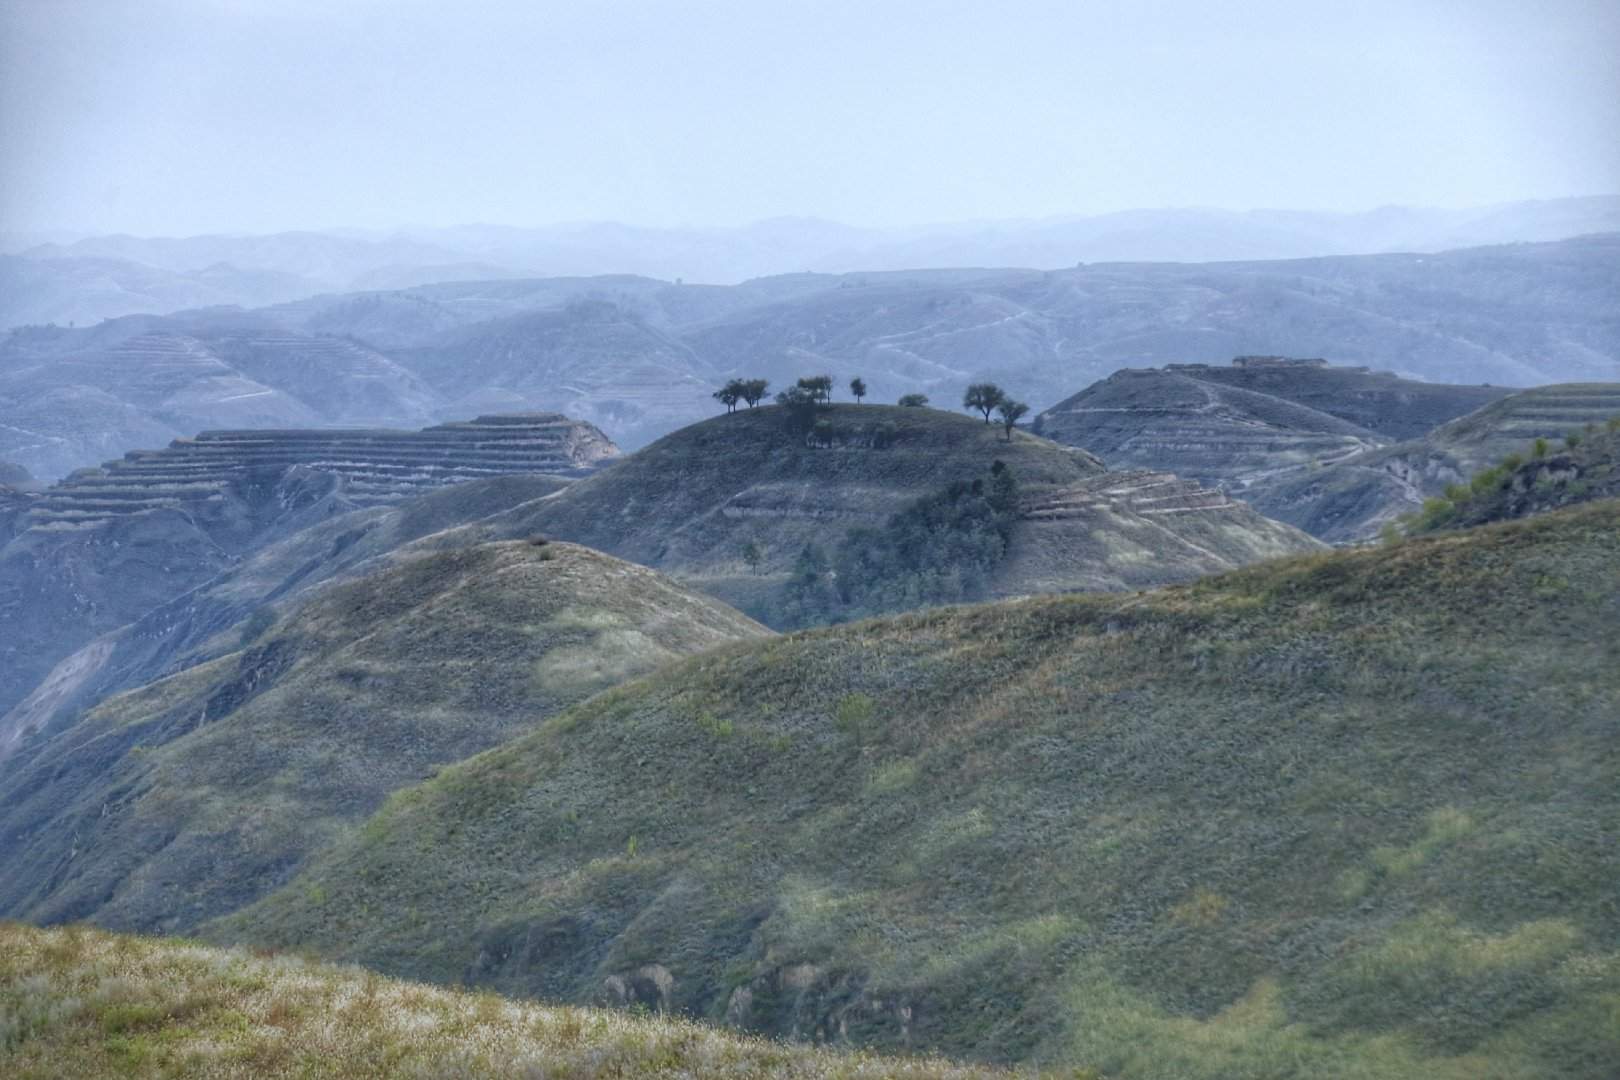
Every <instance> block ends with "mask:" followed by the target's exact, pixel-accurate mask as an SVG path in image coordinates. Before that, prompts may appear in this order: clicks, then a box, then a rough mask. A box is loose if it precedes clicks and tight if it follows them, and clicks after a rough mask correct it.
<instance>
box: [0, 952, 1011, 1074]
mask: <svg viewBox="0 0 1620 1080" xmlns="http://www.w3.org/2000/svg"><path fill="white" fill-rule="evenodd" d="M0 1068H3V1070H4V1072H5V1074H6V1075H7V1076H9V1077H12V1078H14V1080H100V1078H103V1077H106V1078H112V1077H128V1076H185V1077H199V1076H206V1077H221V1078H228V1077H243V1078H248V1077H263V1076H299V1077H307V1078H311V1080H315V1078H321V1077H331V1078H334V1080H339V1078H341V1080H350V1078H354V1077H388V1078H390V1080H392V1078H395V1077H404V1078H414V1080H441V1078H446V1077H460V1078H474V1077H542V1076H543V1077H558V1078H562V1080H569V1078H579V1080H586V1078H592V1080H595V1078H601V1080H607V1078H618V1077H625V1078H628V1077H670V1078H675V1077H692V1076H726V1077H736V1078H738V1080H748V1078H763V1077H788V1078H803V1080H864V1078H868V1077H870V1078H873V1080H876V1078H879V1077H881V1078H884V1080H889V1078H893V1080H978V1078H984V1080H990V1078H992V1077H997V1076H1005V1075H1008V1074H1005V1073H1002V1072H1000V1071H997V1070H993V1069H987V1068H983V1067H976V1066H964V1065H954V1064H951V1063H949V1062H945V1061H941V1060H938V1059H924V1058H893V1057H889V1058H884V1057H877V1056H875V1055H872V1054H867V1053H860V1052H854V1053H842V1052H837V1051H833V1050H827V1049H812V1048H809V1047H805V1046H787V1045H784V1044H781V1043H776V1042H769V1041H767V1040H764V1039H758V1038H748V1037H744V1036H740V1035H737V1034H735V1033H725V1032H721V1031H718V1030H716V1029H714V1028H712V1027H705V1026H701V1025H698V1024H694V1023H691V1022H688V1021H683V1020H675V1019H670V1018H667V1017H661V1016H652V1015H643V1016H634V1017H632V1016H630V1015H627V1014H626V1013H623V1012H617V1011H614V1012H610V1011H604V1010H598V1009H579V1008H569V1007H566V1006H551V1005H539V1004H534V1003H532V1002H524V1001H510V1000H507V999H504V998H501V997H498V996H496V995H495V994H491V993H487V992H486V993H466V992H453V991H449V990H443V989H438V988H435V987H429V986H422V985H419V984H413V983H406V982H399V981H396V980H394V979H385V978H381V977H379V976H377V975H375V974H372V973H370V972H366V971H361V970H358V969H355V968H347V967H334V966H331V965H325V964H316V963H310V962H306V961H305V960H303V959H300V958H299V957H297V956H293V955H264V954H249V953H247V952H245V951H242V950H235V949H233V950H224V949H211V948H206V947H203V946H199V945H195V944H191V943H187V942H182V941H174V940H165V939H160V938H143V937H133V936H127V935H117V934H108V933H104V932H101V931H95V930H89V929H85V928H81V927H69V928H66V929H57V930H39V929H34V928H32V927H24V926H19V925H17V924H15V923H6V924H0ZM1020 1075H1026V1074H1020Z"/></svg>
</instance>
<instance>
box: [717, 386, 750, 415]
mask: <svg viewBox="0 0 1620 1080" xmlns="http://www.w3.org/2000/svg"><path fill="white" fill-rule="evenodd" d="M743 387H744V383H743V380H741V379H732V380H731V381H729V382H727V383H726V385H724V386H722V387H721V388H720V389H718V390H716V391H715V392H714V397H715V400H717V401H719V402H720V403H721V404H722V405H724V406H725V407H726V412H734V411H736V408H737V402H739V401H741V400H742V396H743Z"/></svg>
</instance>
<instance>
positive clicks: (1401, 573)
mask: <svg viewBox="0 0 1620 1080" xmlns="http://www.w3.org/2000/svg"><path fill="white" fill-rule="evenodd" d="M1617 832H1620V502H1616V501H1613V500H1610V501H1606V502H1594V503H1590V504H1587V505H1584V506H1579V507H1573V508H1569V509H1565V510H1561V511H1557V512H1554V513H1549V514H1545V515H1541V516H1538V517H1534V518H1529V519H1526V520H1523V521H1516V522H1511V523H1507V524H1503V525H1495V526H1487V527H1484V528H1481V529H1476V530H1471V531H1469V532H1466V533H1460V534H1445V535H1442V536H1437V537H1433V538H1424V539H1415V540H1412V541H1410V542H1407V543H1403V544H1400V545H1396V546H1393V547H1387V548H1370V549H1362V550H1354V551H1344V552H1334V553H1330V554H1321V555H1311V556H1302V557H1297V558H1294V559H1288V560H1282V561H1279V562H1273V563H1269V564H1264V565H1261V566H1257V567H1254V568H1251V569H1248V570H1243V571H1237V572H1233V573H1229V574H1226V575H1223V576H1219V577H1215V578H1210V579H1206V580H1204V581H1200V582H1198V583H1196V584H1194V585H1190V586H1184V587H1175V588H1170V589H1164V590H1160V591H1157V592H1152V593H1143V594H1136V595H1130V596H1120V595H1091V596H1076V597H1061V598H1042V599H1032V600H1024V601H1016V602H1002V603H996V604H988V605H983V606H975V607H960V608H946V609H936V610H932V611H929V612H925V613H918V614H912V615H907V616H903V617H899V618H890V619H886V620H879V621H868V622H861V623H854V624H850V625H847V626H841V627H837V628H832V629H826V630H818V631H810V632H805V633H800V634H794V635H791V636H789V637H785V638H777V639H772V640H769V641H765V642H759V643H749V644H736V645H729V646H725V647H723V648H721V649H719V650H716V651H711V652H709V653H706V654H705V655H703V656H700V657H695V658H693V659H691V660H688V661H685V662H683V663H681V664H678V665H675V666H673V667H671V668H667V669H664V670H662V671H660V672H658V673H655V674H653V675H651V676H648V677H646V678H643V679H640V680H638V681H636V682H634V683H630V684H627V685H625V686H621V687H619V688H616V689H614V690H611V691H609V692H607V693H604V694H601V695H598V696H597V697H595V698H593V699H592V700H590V701H588V702H586V703H583V704H581V705H579V706H576V707H574V708H572V709H570V710H568V711H566V712H564V713H562V714H560V715H558V716H556V717H554V718H553V719H552V720H550V721H548V722H546V723H545V724H543V725H542V726H541V727H540V728H539V729H538V730H536V731H534V732H532V733H530V734H527V735H525V736H523V737H521V738H518V739H517V740H515V741H513V742H510V743H507V744H506V745H503V746H501V747H499V748H496V749H494V750H491V751H489V752H487V753H485V754H481V755H479V756H477V757H475V758H472V759H470V760H469V761H467V762H465V763H463V764H461V765H458V766H456V767H454V768H450V769H446V770H444V771H443V772H441V773H440V774H439V775H438V776H437V777H435V778H433V779H431V780H429V781H427V782H425V783H422V784H419V785H417V786H414V787H411V788H408V789H406V790H403V791H400V792H398V793H396V794H395V795H394V796H392V797H391V798H390V799H389V801H388V803H387V805H386V806H385V807H384V808H383V810H382V811H381V812H379V813H378V814H376V815H375V816H374V817H373V818H372V819H371V820H370V821H368V822H367V823H366V825H365V826H364V827H363V828H361V829H359V830H357V831H356V832H355V833H353V834H352V835H351V836H350V837H349V838H347V839H346V840H345V841H344V842H343V843H341V844H339V845H337V846H335V847H333V848H331V849H328V850H327V851H326V852H325V853H323V854H322V855H321V856H320V857H319V858H318V859H317V860H315V861H314V862H313V863H312V865H311V866H310V867H309V868H308V869H307V870H306V871H305V872H304V873H303V874H301V875H300V876H299V877H298V878H297V879H295V880H294V881H292V882H291V883H290V884H289V885H288V886H286V887H284V888H282V889H281V890H279V891H278V892H276V893H275V894H274V895H273V896H271V897H269V898H267V899H266V900H265V901H263V902H261V903H259V904H257V905H255V906H253V907H252V908H250V909H247V910H246V911H244V912H242V913H240V914H238V915H237V916H234V917H231V918H229V919H226V920H223V921H220V922H217V923H214V924H211V925H210V926H208V927H206V928H205V933H206V934H207V935H208V936H210V937H211V938H214V939H217V940H221V941H249V942H257V943H263V944H268V945H271V946H278V947H284V946H293V945H296V946H300V947H305V946H307V947H311V948H314V949H316V950H318V951H319V952H321V953H323V954H325V955H328V956H332V957H337V958H342V959H348V960H354V961H360V962H363V963H366V964H368V965H372V966H376V967H379V968H381V969H384V970H387V971H390V972H393V973H397V974H403V975H408V976H411V977H420V978H426V979H430V980H436V981H443V982H457V981H459V982H464V983H467V984H477V985H485V986H491V987H495V988H499V989H502V990H506V991H511V992H521V993H525V994H534V995H538V996H541V997H544V998H548V999H554V1000H566V1001H572V1002H576V1003H610V1004H620V1005H626V1006H634V1005H638V1004H639V1005H642V1006H645V1007H647V1008H655V1009H667V1010H669V1011H672V1012H682V1013H690V1014H693V1015H697V1016H703V1017H708V1018H710V1019H713V1020H716V1021H725V1022H729V1023H731V1024H733V1025H735V1026H737V1027H740V1028H743V1029H747V1030H751V1031H755V1032H761V1033H770V1034H780V1035H786V1036H796V1037H799V1038H805V1039H827V1040H844V1039H847V1040H849V1041H851V1042H853V1043H855V1044H857V1045H865V1046H871V1047H874V1048H902V1047H924V1048H929V1049H934V1050H938V1051H940V1052H944V1053H948V1054H951V1055H954V1056H963V1057H973V1058H977V1059H981V1060H991V1061H1022V1062H1040V1063H1054V1064H1065V1065H1075V1066H1085V1067H1095V1068H1097V1069H1100V1070H1101V1071H1102V1072H1104V1073H1105V1074H1108V1075H1119V1076H1125V1077H1165V1078H1169V1077H1175V1078H1177V1080H1182V1078H1187V1077H1211V1078H1213V1077H1222V1078H1231V1077H1252V1078H1261V1077H1265V1078H1286V1077H1298V1078H1305V1077H1319V1076H1329V1075H1331V1076H1338V1077H1356V1078H1369V1080H1370V1078H1389V1077H1416V1076H1423V1077H1441V1078H1457V1080H1461V1078H1469V1080H1474V1078H1478V1077H1496V1078H1502V1080H1507V1078H1515V1080H1519V1078H1522V1080H1529V1078H1532V1077H1535V1078H1539V1077H1547V1076H1562V1077H1590V1078H1592V1080H1598V1078H1605V1080H1606V1078H1608V1077H1610V1076H1612V1073H1613V1063H1614V1061H1616V1060H1620V1025H1616V1023H1615V1018H1616V1015H1617V1009H1620V907H1617V905H1616V903H1615V894H1614V888H1613V885H1614V882H1615V881H1616V880H1620V846H1617V845H1616V844H1615V843H1614V837H1615V836H1616V835H1617Z"/></svg>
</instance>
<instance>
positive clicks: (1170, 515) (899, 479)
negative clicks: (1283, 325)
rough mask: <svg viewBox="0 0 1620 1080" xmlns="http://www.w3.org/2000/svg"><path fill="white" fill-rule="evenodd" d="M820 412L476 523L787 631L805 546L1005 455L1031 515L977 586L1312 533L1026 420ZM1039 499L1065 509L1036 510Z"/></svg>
mask: <svg viewBox="0 0 1620 1080" xmlns="http://www.w3.org/2000/svg"><path fill="white" fill-rule="evenodd" d="M816 418H817V420H818V421H820V422H822V423H824V424H825V428H824V429H823V434H822V435H819V436H812V437H809V438H807V437H806V434H805V432H803V431H795V430H793V429H792V428H791V426H790V424H789V417H788V414H787V413H786V411H785V410H784V409H782V408H781V407H778V406H766V407H762V408H757V409H746V408H745V409H741V410H739V411H738V412H736V413H734V414H730V415H725V416H718V417H715V418H713V419H710V420H706V421H703V422H702V423H697V424H693V425H692V426H690V427H687V428H683V429H681V430H680V431H677V432H675V433H674V434H672V435H668V436H665V437H664V438H662V439H660V440H659V441H657V442H655V443H653V444H652V445H651V446H648V447H646V448H644V449H642V450H640V451H638V452H636V453H635V454H632V455H630V456H629V457H627V458H625V459H623V460H621V461H619V462H616V463H615V464H613V465H612V466H610V467H609V468H607V469H605V470H603V471H602V472H600V473H599V474H597V475H595V476H592V477H590V478H588V479H585V480H583V481H580V482H579V483H577V484H575V485H573V486H572V487H570V488H569V489H568V490H566V491H562V492H559V493H558V494H557V495H556V496H554V497H551V498H546V499H540V500H536V501H535V502H533V503H530V504H528V505H526V506H522V507H518V508H516V509H514V510H513V511H510V512H509V513H507V514H504V515H499V516H496V517H493V518H491V519H489V520H488V522H486V523H485V524H484V525H483V526H481V527H483V528H486V529H488V530H489V531H490V532H491V534H492V535H503V536H513V535H531V534H534V533H543V534H545V535H548V536H555V537H558V538H561V539H564V540H570V541H573V542H575V543H580V544H585V545H587V546H590V547H593V548H597V549H598V550H601V551H606V552H608V553H609V554H612V555H616V556H618V557H619V558H624V559H630V560H632V561H634V562H638V563H642V564H643V565H646V566H652V567H655V568H656V569H658V570H661V571H663V572H665V573H668V574H671V575H672V576H674V577H676V578H678V579H679V580H682V581H685V582H688V583H690V584H692V585H693V586H694V587H697V588H700V589H702V590H704V591H706V592H708V593H710V594H712V595H714V596H717V597H719V598H720V599H722V600H724V601H726V602H727V603H729V604H732V605H733V606H735V607H738V608H740V609H742V610H743V611H746V612H748V613H749V614H750V615H753V616H755V617H756V618H760V619H761V620H762V621H766V622H770V623H771V624H772V625H775V626H778V627H783V628H785V627H788V626H792V625H796V624H795V623H794V621H793V620H787V619H778V618H776V617H775V616H776V613H777V611H778V608H779V604H778V603H777V600H778V598H779V592H780V590H781V589H782V587H783V586H784V584H786V583H787V582H789V581H790V579H791V578H792V577H794V576H795V575H796V574H797V572H798V569H797V564H798V561H799V559H800V557H801V555H802V554H803V552H804V551H805V548H806V546H807V545H816V546H819V547H821V548H823V549H826V550H827V551H828V552H829V553H831V552H833V551H835V550H836V548H837V546H838V544H839V543H840V541H841V540H842V538H843V537H844V536H845V535H846V534H847V533H848V532H849V530H851V529H854V528H868V529H878V528H882V527H884V526H885V524H886V523H887V522H889V521H890V520H891V518H892V517H893V516H894V515H896V514H898V513H900V512H901V511H904V510H906V509H907V508H908V507H910V506H914V505H915V504H916V503H917V502H918V501H919V500H923V499H926V498H929V497H934V496H937V495H939V493H940V492H942V491H944V490H945V489H947V488H948V487H949V486H950V485H952V484H955V483H962V482H972V481H974V480H981V481H985V482H988V481H989V479H990V470H991V468H992V467H993V466H994V464H995V463H996V462H998V461H999V462H1002V463H1003V464H1004V465H1005V466H1006V467H1007V468H1008V469H1010V470H1011V473H1012V475H1013V476H1014V477H1016V480H1017V484H1018V490H1019V494H1020V497H1021V500H1022V503H1023V506H1024V511H1025V512H1023V513H1022V514H1018V513H1015V514H1014V516H1015V517H1016V518H1018V520H1016V521H1015V522H1013V523H1012V525H1011V527H1010V529H1009V535H1008V538H1007V541H1006V542H1007V548H1006V555H1005V558H1003V559H1001V560H1000V561H998V562H997V563H996V564H995V565H994V566H992V567H991V568H990V569H989V570H988V572H987V575H986V576H987V581H986V583H985V586H984V587H983V588H982V589H981V590H977V591H976V592H970V593H968V594H966V597H965V598H967V599H988V598H991V597H1005V596H1019V595H1025V594H1029V593H1035V592H1059V591H1065V590H1077V589H1087V590H1101V589H1122V588H1134V587H1142V586H1145V585H1155V584H1162V583H1165V582H1168V581H1184V580H1188V579H1190V578H1193V577H1197V576H1199V575H1201V574H1207V573H1211V572H1214V571H1218V570H1225V569H1230V568H1232V567H1234V566H1240V565H1244V564H1246V563H1249V562H1254V561H1256V560H1258V559H1263V558H1268V557H1271V556H1274V555H1279V554H1287V553H1292V552H1298V551H1303V550H1309V549H1310V548H1312V547H1315V546H1316V544H1315V542H1314V541H1312V540H1311V539H1310V538H1309V537H1307V536H1305V535H1303V534H1302V533H1300V532H1298V531H1297V530H1295V529H1293V528H1291V527H1289V526H1285V525H1281V524H1279V523H1277V522H1274V521H1270V520H1267V519H1266V518H1264V517H1261V516H1260V515H1259V514H1257V513H1254V512H1253V511H1252V510H1250V509H1249V508H1248V507H1247V506H1245V505H1243V504H1241V503H1236V502H1232V501H1229V500H1226V499H1224V498H1222V497H1220V496H1218V495H1213V496H1212V493H1195V494H1199V495H1202V496H1212V497H1206V498H1203V500H1202V502H1200V499H1199V498H1192V499H1190V500H1184V501H1183V502H1181V503H1178V504H1176V508H1175V509H1172V510H1167V509H1166V508H1165V506H1164V505H1161V504H1158V503H1155V502H1154V500H1153V498H1152V495H1151V493H1149V494H1148V495H1139V494H1138V493H1137V491H1136V486H1137V485H1138V484H1140V483H1141V482H1142V478H1140V477H1134V476H1121V475H1120V474H1114V473H1108V472H1106V471H1105V469H1104V467H1103V465H1102V463H1101V462H1099V461H1098V460H1097V459H1096V458H1094V457H1093V456H1092V455H1091V454H1089V453H1087V452H1086V451H1084V450H1081V449H1078V448H1075V447H1067V446H1060V445H1058V444H1057V443H1054V442H1051V441H1050V440H1047V439H1043V438H1040V437H1038V436H1034V435H1030V434H1028V433H1026V432H1022V431H1014V432H1013V433H1012V437H1011V439H1010V440H1009V439H1008V438H1007V437H1006V436H1005V433H1004V432H1003V430H1002V428H1001V427H999V426H996V425H987V424H984V423H982V422H981V421H980V420H979V419H977V418H974V417H969V416H965V415H962V414H959V413H949V412H945V411H943V410H939V409H929V408H900V407H897V406H889V405H848V404H838V405H831V406H827V407H824V408H823V409H821V410H820V411H819V412H818V413H817V417H816ZM1149 479H1151V478H1149ZM1161 479H1166V480H1168V479H1171V478H1161ZM1116 488H1117V489H1118V490H1114V489H1116ZM1210 502H1214V503H1218V504H1219V505H1205V503H1210ZM1043 503H1045V504H1052V505H1055V506H1058V507H1060V509H1059V510H1058V511H1057V512H1055V513H1051V514H1047V515H1045V516H1041V512H1040V511H1038V510H1033V509H1031V508H1032V507H1036V506H1038V505H1040V504H1043ZM1037 518H1038V520H1037ZM750 549H752V551H753V552H754V553H755V554H756V556H757V560H756V562H754V563H753V564H750V562H749V560H748V558H747V554H748V552H749V550H750ZM909 606H920V605H917V604H912V605H909ZM808 621H812V622H814V621H826V620H818V619H811V620H808Z"/></svg>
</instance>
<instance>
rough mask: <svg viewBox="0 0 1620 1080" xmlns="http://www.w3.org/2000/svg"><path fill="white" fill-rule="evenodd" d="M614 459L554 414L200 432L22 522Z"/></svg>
mask: <svg viewBox="0 0 1620 1080" xmlns="http://www.w3.org/2000/svg"><path fill="white" fill-rule="evenodd" d="M617 454H618V449H617V447H615V446H614V445H613V443H612V442H610V441H609V440H608V438H607V436H605V435H603V434H602V432H601V431H599V430H598V429H597V428H595V427H594V426H592V425H590V424H586V423H582V422H581V421H578V420H574V419H571V418H569V417H566V416H563V415H561V414H557V413H532V414H514V415H501V416H480V417H479V418H478V419H476V420H471V421H467V422H464V423H456V424H441V425H439V426H437V427H431V428H426V429H424V430H422V431H389V430H382V429H375V428H372V429H366V428H358V429H335V430H334V429H313V430H303V431H285V430H278V429H258V430H238V431H205V432H203V433H202V434H200V435H197V436H195V437H193V438H189V439H177V440H176V441H175V442H173V443H171V444H170V445H169V446H168V447H167V448H165V449H162V450H135V451H131V452H129V453H127V454H125V455H124V458H123V460H121V461H110V462H108V463H106V464H105V465H103V466H102V467H101V468H100V469H81V470H79V471H78V472H75V473H74V474H73V475H72V476H69V477H68V478H67V479H66V480H63V481H62V482H61V483H59V484H55V485H53V486H52V487H51V488H49V489H47V490H46V491H45V492H44V493H43V495H42V497H41V499H40V502H39V505H38V507H37V508H36V510H35V512H34V515H33V517H32V518H31V519H30V523H31V524H32V525H33V526H34V527H40V528H48V527H53V526H55V527H66V526H76V525H82V524H92V523H97V522H102V521H106V520H108V519H110V518H115V517H120V516H125V515H128V514H131V513H141V512H143V511H148V510H158V509H178V510H186V511H188V512H191V513H193V514H194V515H196V516H199V517H206V516H209V514H210V512H211V511H217V510H218V509H219V507H220V504H221V502H222V501H229V496H228V495H227V492H228V490H229V489H230V488H231V486H232V485H233V484H239V483H240V482H241V481H242V480H243V478H246V477H250V476H255V475H266V476H276V475H278V474H280V473H285V472H286V471H287V470H290V469H295V468H296V469H304V470H308V471H309V472H312V473H320V474H323V475H330V476H333V477H339V478H341V481H342V488H343V494H344V498H345V499H346V500H347V501H348V502H350V503H352V504H354V505H355V506H377V505H386V504H389V503H395V502H399V501H400V500H402V499H407V498H410V497H411V496H413V495H416V494H420V493H422V492H424V491H428V490H431V489H433V488H435V487H441V486H443V485H446V484H455V483H461V482H463V481H466V480H473V479H481V478H485V477H490V476H501V475H513V474H520V473H521V474H546V475H553V476H578V475H582V474H583V473H584V472H586V471H588V470H589V469H591V468H594V467H595V466H597V465H599V464H601V463H602V462H604V461H607V460H608V459H611V458H613V457H615V456H617Z"/></svg>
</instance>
